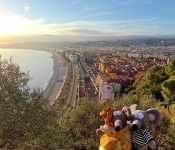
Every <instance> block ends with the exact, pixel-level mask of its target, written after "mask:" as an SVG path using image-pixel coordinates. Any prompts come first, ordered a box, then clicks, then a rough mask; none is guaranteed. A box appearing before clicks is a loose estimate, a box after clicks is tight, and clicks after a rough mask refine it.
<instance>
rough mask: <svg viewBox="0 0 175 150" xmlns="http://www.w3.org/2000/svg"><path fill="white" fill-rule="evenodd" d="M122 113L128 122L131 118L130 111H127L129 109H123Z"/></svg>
mask: <svg viewBox="0 0 175 150" xmlns="http://www.w3.org/2000/svg"><path fill="white" fill-rule="evenodd" d="M122 111H123V112H124V113H125V115H126V116H127V120H130V117H131V110H130V109H129V107H126V106H125V107H123V108H122Z"/></svg>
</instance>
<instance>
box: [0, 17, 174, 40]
mask: <svg viewBox="0 0 175 150" xmlns="http://www.w3.org/2000/svg"><path fill="white" fill-rule="evenodd" d="M159 21H160V20H158V19H157V18H144V19H133V20H132V19H128V20H127V19H126V20H115V21H89V20H79V21H73V22H65V23H48V22H46V20H45V19H44V18H37V19H27V18H25V17H22V16H19V15H15V14H14V15H8V16H0V35H20V36H33V35H36V37H38V36H46V35H47V36H48V37H49V36H53V37H55V36H56V37H60V38H61V37H62V38H64V39H68V37H72V38H75V39H77V38H78V37H79V38H80V37H84V38H85V37H93V38H95V37H97V38H100V37H115V36H130V35H153V34H155V35H157V34H163V33H166V31H165V30H161V27H159V28H157V27H158V26H159V23H158V22H159ZM12 24H13V26H11V25H12ZM155 28H156V30H155ZM172 34H174V33H172ZM66 37H67V38H66ZM80 39H81V38H80ZM82 40H83V38H82Z"/></svg>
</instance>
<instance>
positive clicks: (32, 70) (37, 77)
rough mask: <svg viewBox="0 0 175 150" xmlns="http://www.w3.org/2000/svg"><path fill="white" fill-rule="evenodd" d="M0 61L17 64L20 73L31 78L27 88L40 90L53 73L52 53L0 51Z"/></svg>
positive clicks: (24, 50) (14, 50)
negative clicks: (5, 60)
mask: <svg viewBox="0 0 175 150" xmlns="http://www.w3.org/2000/svg"><path fill="white" fill-rule="evenodd" d="M0 55H1V57H2V59H9V58H10V57H12V61H13V62H14V63H16V64H18V65H19V66H20V68H21V70H22V71H24V72H28V71H29V75H30V77H31V78H32V79H31V80H30V81H29V84H28V86H29V87H30V88H31V89H33V88H40V89H42V88H43V87H44V86H45V84H46V83H47V81H48V80H49V78H50V77H51V76H52V73H53V59H52V53H49V52H44V51H39V50H27V49H0Z"/></svg>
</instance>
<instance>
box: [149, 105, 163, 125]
mask: <svg viewBox="0 0 175 150" xmlns="http://www.w3.org/2000/svg"><path fill="white" fill-rule="evenodd" d="M146 113H147V116H148V121H149V122H150V123H153V124H156V123H158V122H159V120H160V112H159V111H158V110H157V109H156V108H151V109H148V110H147V111H146Z"/></svg>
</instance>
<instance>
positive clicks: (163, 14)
mask: <svg viewBox="0 0 175 150" xmlns="http://www.w3.org/2000/svg"><path fill="white" fill-rule="evenodd" d="M174 8H175V0H0V40H1V41H3V40H4V41H5V40H7V39H9V37H13V38H11V40H12V41H13V40H14V39H15V38H14V37H16V38H17V37H31V39H32V38H33V37H35V39H36V37H38V38H40V39H48V38H50V39H53V38H57V39H59V40H87V39H92V40H96V39H103V38H112V37H121V36H160V35H175V9H174ZM46 37H48V38H46ZM21 39H22V38H21Z"/></svg>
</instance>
